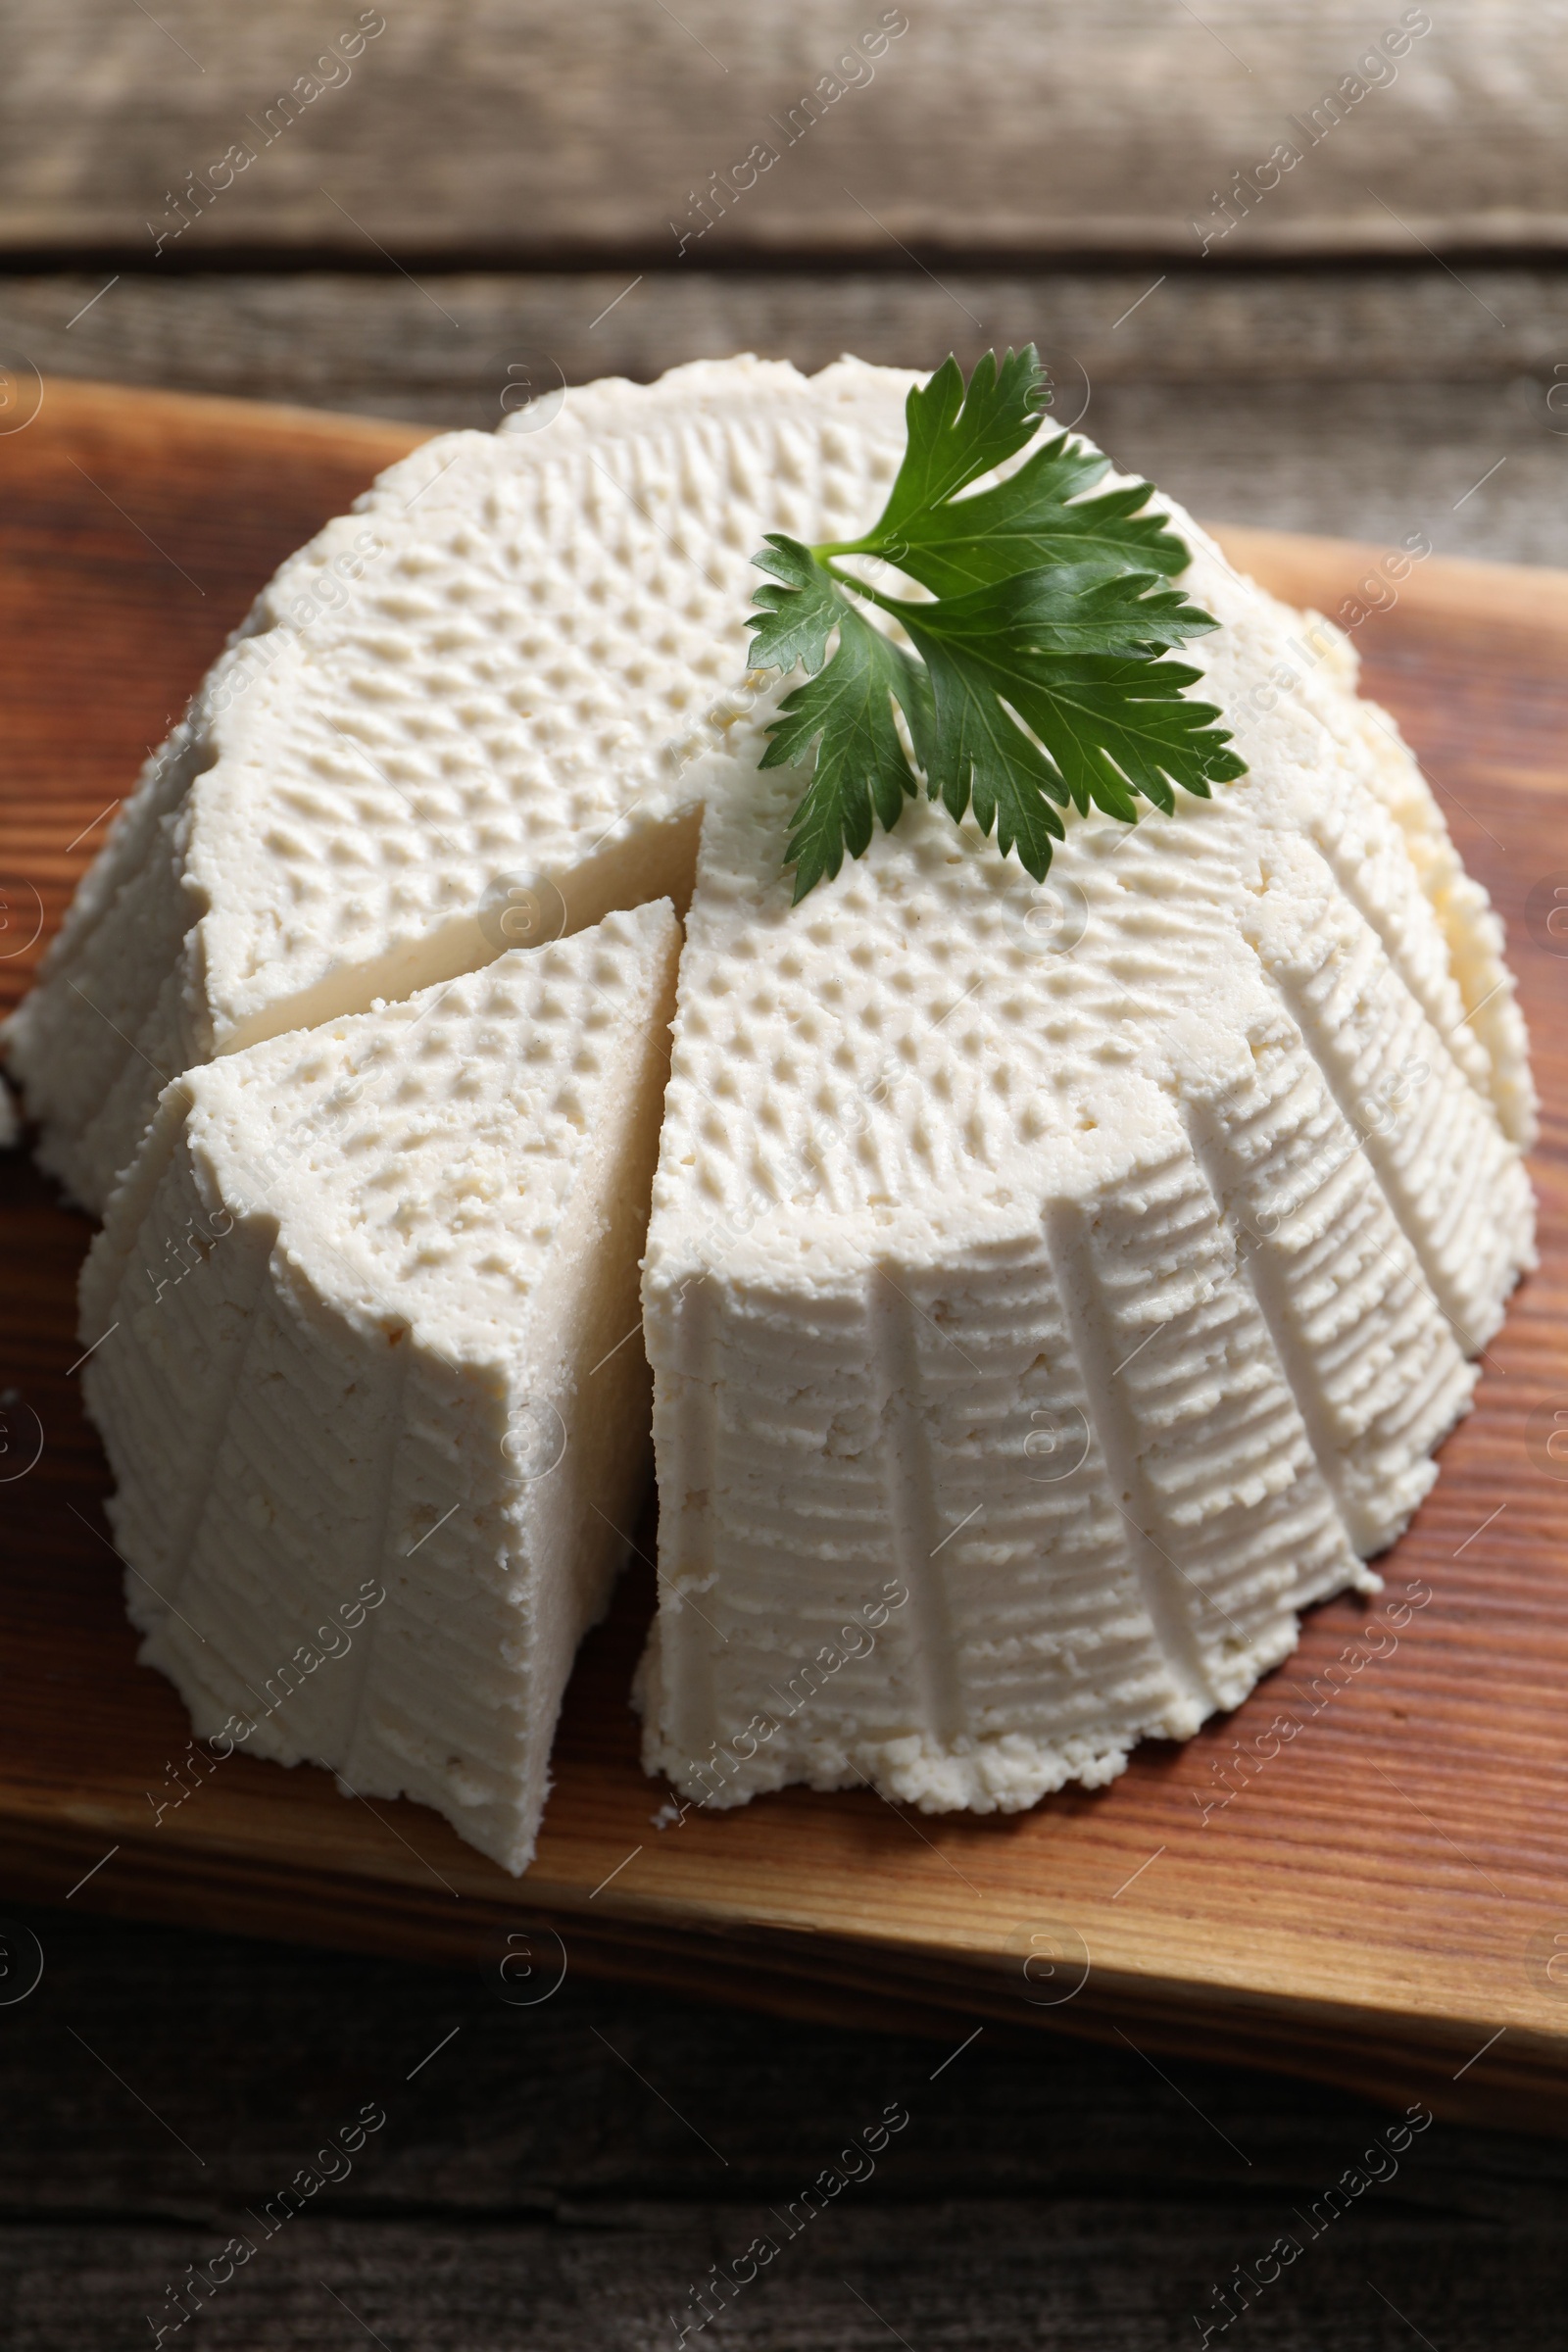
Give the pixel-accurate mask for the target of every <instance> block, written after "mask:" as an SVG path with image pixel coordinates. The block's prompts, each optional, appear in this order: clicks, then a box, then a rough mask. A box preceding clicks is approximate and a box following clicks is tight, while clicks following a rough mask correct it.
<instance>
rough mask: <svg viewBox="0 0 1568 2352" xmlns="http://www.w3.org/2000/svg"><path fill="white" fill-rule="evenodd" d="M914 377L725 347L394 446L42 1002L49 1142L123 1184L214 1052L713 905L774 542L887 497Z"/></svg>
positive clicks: (136, 809) (96, 1185)
mask: <svg viewBox="0 0 1568 2352" xmlns="http://www.w3.org/2000/svg"><path fill="white" fill-rule="evenodd" d="M913 380H914V379H913V378H912V377H910V376H909V375H908V374H907V373H903V372H900V371H897V370H894V369H891V368H866V367H863V366H861V365H860V364H859V363H858V362H855V361H848V362H844V363H842V364H840V365H839V366H837V367H834V368H827V369H826V370H825V371H824V372H823V373H822V374H820V375H818V376H815V377H813V378H810V379H808V378H806V377H805V376H802V375H800V374H798V373H797V372H796V370H795V369H794V368H791V367H788V366H786V365H783V364H780V363H776V362H765V361H759V360H751V359H743V360H732V361H726V362H722V363H714V362H711V361H704V362H700V363H698V364H696V365H694V366H691V367H687V368H676V369H674V370H673V371H672V372H671V373H670V374H669V375H667V376H665V377H664V378H663V379H662V382H661V383H659V384H656V385H653V386H650V387H641V386H637V385H633V384H629V383H621V382H615V381H610V382H606V383H602V384H596V385H591V386H589V387H587V388H586V389H584V390H580V391H572V392H569V393H567V395H566V397H565V402H564V407H563V409H562V411H561V413H560V415H559V416H557V417H555V418H554V420H553V421H552V422H551V423H550V424H549V426H548V427H547V429H544V430H541V431H534V432H529V431H526V430H519V429H508V428H507V427H503V429H502V430H501V431H500V432H498V433H495V434H489V433H473V432H466V433H451V434H447V435H445V436H443V437H442V438H441V439H439V440H435V441H431V442H429V443H427V444H425V445H424V446H423V447H422V448H420V449H419V450H417V451H416V453H415V454H414V455H413V456H412V457H410V458H408V459H406V460H404V461H403V462H402V463H401V464H399V465H397V466H393V467H392V468H391V469H390V470H389V471H388V472H386V473H385V474H383V475H382V477H381V479H380V481H379V482H378V483H377V484H376V486H375V488H374V489H373V490H372V491H371V492H370V493H369V494H368V496H367V497H366V498H365V499H363V500H362V501H361V502H360V505H359V507H358V508H357V510H356V511H355V513H354V514H353V515H349V516H345V517H342V518H340V519H339V520H337V521H334V522H331V523H329V524H328V525H327V526H326V528H325V529H324V530H323V531H322V532H321V533H320V534H319V536H318V537H317V538H316V539H315V540H314V541H313V542H312V543H311V545H310V546H309V547H307V548H305V549H304V550H303V551H302V552H301V553H300V554H299V555H297V556H295V557H294V558H293V559H292V560H291V561H290V562H289V563H288V564H284V566H283V568H282V570H281V571H280V572H279V573H278V575H277V577H276V578H275V579H274V580H273V581H272V583H271V585H270V587H269V588H268V589H267V590H266V591H265V593H264V594H263V596H262V597H261V599H260V600H259V602H258V604H257V607H256V609H255V611H254V612H253V613H252V614H251V616H250V618H249V620H248V621H247V622H246V624H245V626H244V628H243V629H242V630H241V631H240V633H239V636H238V639H237V641H236V642H235V643H234V644H233V645H231V647H230V649H229V651H228V652H227V653H226V654H225V655H224V656H223V658H222V659H221V661H220V662H218V664H217V665H216V667H215V668H214V670H213V672H212V673H211V675H210V676H209V677H208V679H207V680H206V681H205V683H204V685H203V686H202V688H201V690H200V691H199V693H198V694H197V696H196V698H195V701H194V702H193V704H192V706H191V709H190V711H189V712H188V714H187V716H186V718H185V719H184V721H183V722H182V723H181V725H180V726H179V727H177V728H176V729H175V731H174V734H173V735H172V737H171V739H170V741H169V742H168V743H167V744H166V745H165V746H164V747H163V749H162V750H161V751H160V752H159V753H158V755H157V756H156V758H155V759H154V760H152V761H151V763H150V765H149V767H148V768H147V770H146V772H145V774H144V776H143V779H142V782H141V785H140V788H139V790H138V792H137V793H136V795H135V797H134V798H133V800H132V801H131V802H130V803H129V804H128V805H127V807H126V809H124V810H123V812H122V814H121V817H120V819H119V820H118V823H117V825H116V828H115V831H114V833H113V835H112V837H111V839H110V840H109V842H108V844H107V845H106V847H105V849H104V851H103V853H102V855H101V856H100V858H99V859H98V861H97V863H96V864H95V866H94V867H93V869H92V871H91V872H90V874H89V875H88V877H87V879H86V881H85V882H84V884H83V887H82V889H81V890H80V891H79V892H78V894H77V896H76V900H75V903H74V905H73V909H72V912H71V914H70V916H69V918H68V920H67V922H66V925H65V927H64V929H63V931H62V932H61V934H60V937H59V939H58V941H57V943H56V944H55V946H54V948H53V949H52V951H51V953H50V955H49V956H48V958H47V959H46V961H45V964H44V966H43V970H42V974H41V981H40V985H39V986H38V987H37V988H36V989H35V990H34V992H33V994H32V995H31V996H30V997H29V998H28V999H27V1000H26V1002H25V1005H23V1007H22V1009H21V1011H20V1012H19V1014H18V1015H17V1016H16V1017H15V1019H14V1020H13V1022H12V1024H11V1027H10V1031H9V1059H10V1066H11V1068H12V1070H13V1072H14V1074H15V1075H16V1076H17V1077H18V1078H19V1079H20V1080H21V1082H22V1083H23V1084H24V1086H25V1089H26V1093H27V1104H28V1112H29V1115H30V1116H31V1117H32V1118H34V1119H36V1120H38V1121H39V1122H40V1125H41V1130H42V1132H41V1143H40V1156H41V1158H42V1159H43V1161H44V1164H45V1165H46V1166H48V1167H49V1168H51V1169H52V1170H53V1171H54V1172H55V1173H56V1174H57V1175H59V1176H60V1177H62V1178H63V1179H64V1181H65V1182H66V1183H67V1184H68V1185H69V1186H70V1188H71V1190H72V1191H73V1193H74V1194H75V1196H76V1197H77V1199H78V1200H80V1201H82V1202H83V1203H84V1204H85V1205H86V1206H87V1207H89V1208H92V1209H94V1210H96V1211H101V1210H102V1208H103V1205H104V1203H105V1201H107V1199H108V1197H109V1193H110V1191H111V1189H112V1186H113V1182H114V1179H115V1176H116V1175H117V1173H118V1172H119V1170H120V1169H121V1168H122V1167H123V1165H124V1164H125V1162H126V1161H127V1160H128V1158H129V1156H130V1154H131V1152H133V1151H134V1149H135V1147H136V1144H137V1142H138V1141H139V1139H140V1136H141V1134H142V1132H143V1130H144V1128H145V1126H146V1123H147V1120H148V1119H149V1118H150V1116H151V1113H152V1106H153V1103H154V1102H155V1101H156V1099H157V1095H158V1091H159V1088H160V1087H161V1085H162V1084H164V1083H165V1081H166V1080H167V1079H169V1078H172V1077H173V1076H174V1075H175V1074H176V1073H177V1072H179V1071H181V1070H183V1069H186V1068H188V1067H189V1066H191V1065H192V1064H193V1063H196V1062H199V1061H205V1060H208V1059H210V1058H211V1057H212V1056H213V1055H214V1054H225V1053H229V1052H232V1051H233V1050H235V1049H236V1048H238V1047H241V1046H244V1045H247V1044H251V1043H254V1042H255V1041H256V1040H257V1039H259V1038H263V1037H268V1036H271V1035H275V1034H277V1033H279V1032H281V1031H283V1030H287V1029H291V1028H295V1027H297V1026H300V1025H301V1024H304V1023H310V1022H315V1021H319V1020H324V1019H328V1018H331V1017H333V1016H334V1015H336V1014H339V1013H343V1012H356V1011H363V1010H364V1009H365V1007H366V1006H367V1005H369V1004H370V1003H371V1002H372V1000H373V999H375V998H376V997H401V996H406V995H408V994H409V993H410V991H411V990H413V989H416V988H418V987H422V986H424V985H426V984H428V983H429V982H431V981H433V980H436V979H440V978H446V977H449V976H450V975H451V974H453V973H455V972H458V971H465V970H471V969H473V968H475V967H476V966H478V965H481V964H483V963H484V962H486V961H487V960H488V959H489V957H490V956H494V955H495V954H497V953H498V952H499V951H500V950H502V949H504V948H509V947H512V946H531V945H535V944H538V942H539V941H541V940H547V939H551V938H555V937H558V936H560V935H562V934H564V933H567V932H570V931H572V930H575V929H577V928H578V927H579V926H580V925H582V924H583V923H586V922H593V921H597V920H598V918H599V917H600V915H602V914H603V913H604V912H605V911H606V910H607V909H608V908H609V907H614V906H620V905H624V904H626V903H627V902H628V900H630V899H638V898H648V897H655V896H659V895H662V894H665V893H667V894H669V895H670V896H672V897H673V898H674V899H675V900H676V902H677V904H680V905H684V901H685V897H686V894H687V892H688V891H689V889H690V882H691V866H692V859H693V857H694V854H695V848H696V822H697V815H698V812H699V810H700V808H701V804H702V800H703V797H704V789H705V783H704V779H705V776H706V774H707V771H708V767H709V765H710V763H711V759H712V756H713V755H714V753H715V752H721V751H722V748H723V745H724V743H725V741H726V737H727V732H728V729H729V728H730V726H731V725H732V724H733V723H734V720H735V717H736V714H737V712H738V711H740V710H741V709H742V708H744V704H743V703H742V702H738V701H737V700H736V698H735V693H734V690H735V689H736V688H738V687H739V685H740V684H741V681H742V680H743V678H744V675H745V671H746V653H747V635H746V628H745V620H746V613H747V609H748V605H749V602H750V597H751V590H752V588H753V587H754V586H755V584H756V579H757V575H756V573H755V572H754V571H753V569H752V563H751V559H752V556H753V554H754V552H755V550H756V549H757V548H758V547H759V546H760V543H761V537H762V534H763V532H764V531H769V530H782V531H791V532H801V531H804V532H806V533H808V535H810V534H813V533H820V532H822V531H831V532H839V531H844V530H848V529H849V528H851V527H852V525H853V524H854V523H855V521H856V518H857V517H858V516H861V515H864V514H865V513H866V512H867V511H872V512H874V511H875V509H876V508H878V507H879V506H880V505H881V503H882V500H883V498H884V497H885V495H886V486H887V484H888V482H889V481H890V480H891V478H892V475H893V472H894V470H895V468H896V466H897V464H898V460H899V456H900V454H901V452H902V449H903V444H904V437H905V425H904V400H905V395H906V393H907V388H908V386H909V384H910V383H911V381H913ZM526 421H527V418H526V416H523V417H519V418H517V419H515V420H514V425H515V426H520V425H525V424H526Z"/></svg>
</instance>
